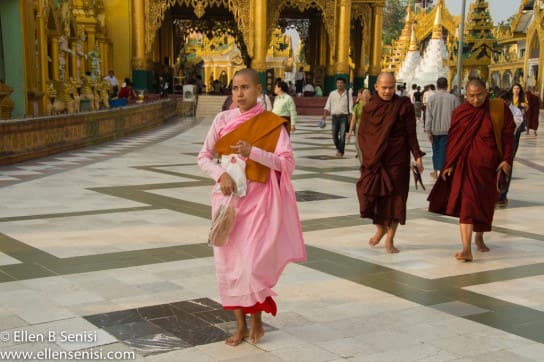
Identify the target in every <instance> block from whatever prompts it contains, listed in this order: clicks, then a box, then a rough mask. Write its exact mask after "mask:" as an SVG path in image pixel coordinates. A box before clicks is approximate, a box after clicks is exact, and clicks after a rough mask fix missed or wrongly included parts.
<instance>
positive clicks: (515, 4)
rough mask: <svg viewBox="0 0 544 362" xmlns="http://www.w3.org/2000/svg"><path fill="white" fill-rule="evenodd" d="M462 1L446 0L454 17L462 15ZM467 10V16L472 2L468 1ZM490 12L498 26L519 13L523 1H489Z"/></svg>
mask: <svg viewBox="0 0 544 362" xmlns="http://www.w3.org/2000/svg"><path fill="white" fill-rule="evenodd" d="M462 3H463V2H462V0H446V6H447V8H448V10H449V11H450V13H452V15H461V4H462ZM466 3H467V8H466V11H465V14H466V13H468V9H469V4H470V3H472V0H466ZM487 3H488V4H489V11H490V12H491V17H492V18H493V22H494V23H495V24H497V23H498V22H499V21H503V20H506V19H508V18H509V17H510V16H512V15H514V14H515V13H517V11H518V8H519V5H520V4H521V0H487Z"/></svg>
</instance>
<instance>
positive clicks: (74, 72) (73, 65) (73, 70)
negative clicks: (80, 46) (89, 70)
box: [69, 39, 79, 79]
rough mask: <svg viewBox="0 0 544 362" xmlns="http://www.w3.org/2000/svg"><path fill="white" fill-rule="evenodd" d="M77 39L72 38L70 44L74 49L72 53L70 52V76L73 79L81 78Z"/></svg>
mask: <svg viewBox="0 0 544 362" xmlns="http://www.w3.org/2000/svg"><path fill="white" fill-rule="evenodd" d="M76 41H77V39H71V42H70V45H71V47H70V48H71V49H72V54H70V72H69V73H70V77H71V78H72V79H79V69H77V47H76Z"/></svg>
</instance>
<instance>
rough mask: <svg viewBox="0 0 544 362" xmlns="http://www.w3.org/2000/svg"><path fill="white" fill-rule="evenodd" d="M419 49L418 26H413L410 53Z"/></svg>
mask: <svg viewBox="0 0 544 362" xmlns="http://www.w3.org/2000/svg"><path fill="white" fill-rule="evenodd" d="M415 50H418V49H417V38H416V24H412V34H410V47H409V48H408V51H410V52H412V51H415Z"/></svg>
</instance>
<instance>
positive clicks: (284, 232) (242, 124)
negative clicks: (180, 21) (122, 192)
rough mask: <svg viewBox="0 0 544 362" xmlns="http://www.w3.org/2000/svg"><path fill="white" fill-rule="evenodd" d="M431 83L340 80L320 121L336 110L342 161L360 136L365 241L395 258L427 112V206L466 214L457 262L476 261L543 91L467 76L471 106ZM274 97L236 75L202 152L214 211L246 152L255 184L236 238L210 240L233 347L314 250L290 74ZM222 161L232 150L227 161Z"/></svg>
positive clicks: (251, 334)
mask: <svg viewBox="0 0 544 362" xmlns="http://www.w3.org/2000/svg"><path fill="white" fill-rule="evenodd" d="M299 85H300V84H299ZM425 88H427V90H426V91H425V92H421V91H420V89H418V87H417V86H415V87H412V92H411V94H409V96H404V95H403V94H402V93H400V94H399V93H397V92H398V91H399V90H400V91H401V92H402V89H398V88H397V87H396V80H395V77H394V75H393V74H391V73H386V72H384V73H380V74H379V75H378V77H377V81H376V84H375V85H374V92H373V93H371V92H370V90H369V89H360V90H358V92H357V98H356V101H355V102H354V100H353V97H352V94H351V92H350V89H349V88H348V87H347V86H346V80H345V79H343V78H338V79H337V81H336V90H334V91H332V92H331V93H330V95H329V97H328V99H327V103H326V105H325V107H324V113H323V119H322V122H320V125H321V126H325V125H326V119H327V117H328V116H329V115H330V116H331V118H332V127H331V129H332V137H333V141H334V145H335V147H336V156H337V157H343V156H344V152H345V142H346V138H347V139H348V140H349V139H350V137H351V136H353V135H355V136H356V139H357V141H356V145H357V157H358V159H359V162H360V176H359V180H358V182H357V184H356V190H355V191H356V195H357V198H358V202H359V212H360V216H361V217H362V218H368V219H371V220H372V223H373V224H374V225H375V232H374V234H373V235H372V236H371V237H370V238H369V240H368V244H369V246H370V247H374V246H376V245H378V244H379V243H380V242H381V241H382V239H384V238H385V250H386V252H388V253H392V254H395V253H398V252H399V248H398V247H397V245H396V244H395V236H396V234H397V230H398V226H399V225H403V224H405V222H406V204H407V198H408V192H409V184H410V173H411V172H412V173H413V174H414V175H421V173H422V172H423V170H424V167H423V157H424V156H425V153H424V152H422V151H421V149H420V146H419V142H418V138H417V124H418V119H424V122H423V123H424V124H423V127H424V130H425V132H426V133H427V136H428V139H429V141H430V142H431V143H432V150H433V171H432V176H433V177H434V178H435V180H436V182H435V183H434V185H433V187H432V190H431V191H430V193H429V196H428V201H429V211H431V212H434V213H439V214H443V215H448V216H453V217H456V218H458V220H459V233H460V240H461V245H462V249H461V251H459V252H457V253H455V255H454V257H455V259H457V260H459V261H463V262H470V261H472V260H473V254H472V242H473V240H474V243H475V245H476V248H477V250H478V251H479V252H488V251H490V248H489V247H488V245H487V244H486V243H485V241H484V233H485V232H489V231H490V230H491V226H492V222H493V216H494V211H495V207H496V205H497V202H498V201H500V200H505V199H506V193H507V192H508V186H509V180H510V179H511V178H510V176H511V172H512V165H513V159H514V157H515V153H516V150H517V148H518V145H519V140H520V135H521V134H522V133H523V132H525V130H526V128H527V129H532V130H533V131H534V134H535V135H536V129H537V127H538V118H536V121H535V120H534V119H533V118H531V117H534V116H532V115H531V113H530V110H531V109H533V112H534V113H533V114H538V110H539V102H538V98H536V100H535V99H533V100H531V99H530V96H528V94H531V92H527V93H524V92H523V88H522V87H521V85H519V84H515V85H514V86H513V87H512V89H511V90H510V91H504V92H499V93H498V94H495V95H493V96H490V93H489V92H488V89H486V85H485V83H484V82H483V81H482V80H480V79H478V78H471V79H470V80H469V81H468V83H467V85H466V87H465V91H464V98H465V99H464V102H461V101H460V100H459V97H458V95H456V94H451V93H449V92H448V91H447V89H448V83H447V80H446V79H445V78H439V79H438V80H437V82H436V86H435V85H433V86H432V87H431V86H429V87H425ZM274 93H275V99H274V101H273V103H272V104H270V105H268V104H267V96H266V95H265V94H263V89H262V86H261V84H260V83H259V78H258V73H257V72H255V71H254V70H252V69H244V70H241V71H239V72H237V73H236V74H235V76H234V78H233V82H232V94H231V97H230V100H229V102H230V103H228V104H226V105H225V107H224V108H225V110H223V111H222V112H220V113H219V114H218V115H217V116H216V117H215V119H214V121H213V123H212V125H211V127H210V130H209V131H208V134H207V136H206V138H205V140H204V144H203V146H202V149H201V151H200V153H199V155H198V163H199V166H200V167H201V169H202V170H203V171H204V172H205V173H206V174H208V175H209V176H210V177H211V178H212V179H213V180H215V181H216V184H215V186H214V187H213V190H212V215H216V213H217V212H218V210H219V209H220V208H221V205H223V204H224V202H225V200H226V199H229V198H231V197H232V195H236V193H237V185H238V183H237V182H238V181H235V178H237V177H238V176H235V175H234V174H231V172H230V171H229V168H228V166H227V168H223V167H224V166H223V165H228V164H229V163H232V162H238V161H236V160H237V159H238V158H240V159H242V160H243V162H244V163H243V167H245V176H246V177H247V188H244V190H247V191H246V192H245V194H244V195H243V196H240V195H239V196H236V197H237V206H236V208H237V209H236V210H237V214H236V218H235V219H234V221H233V223H232V225H231V228H230V229H229V230H228V236H227V239H228V242H227V244H226V245H222V246H218V245H214V246H213V248H214V259H215V265H216V278H217V282H218V286H219V294H220V296H221V301H222V304H223V308H224V309H226V310H232V311H233V313H234V315H235V318H236V321H237V329H236V331H235V332H234V333H233V334H232V336H230V337H229V338H228V339H227V340H226V343H227V344H228V345H231V346H236V345H238V344H240V343H241V342H242V341H243V340H244V339H246V338H247V339H249V341H250V342H253V343H256V342H258V341H259V340H260V339H261V338H262V337H263V336H264V329H263V325H262V313H263V312H265V313H271V314H272V315H276V312H277V306H276V303H275V302H274V300H273V298H272V297H273V296H275V293H274V292H273V291H272V288H273V287H274V286H275V284H276V283H277V281H278V278H279V277H280V274H281V272H282V271H283V269H284V267H285V266H286V264H287V263H289V262H295V261H302V260H305V257H306V252H305V247H304V240H303V236H302V231H301V230H302V229H301V224H300V219H299V215H298V211H297V206H296V197H295V193H294V189H293V185H292V183H291V175H292V173H293V170H294V166H295V159H294V155H293V151H292V147H291V139H290V133H292V132H294V131H295V130H296V109H295V106H294V102H293V98H292V97H291V96H290V95H289V86H288V85H287V83H285V82H284V81H283V80H281V79H278V80H277V81H276V83H275V86H274ZM425 93H427V97H425ZM216 157H219V158H220V159H221V160H223V159H224V158H225V157H226V162H220V163H219V162H217V161H216V159H215V158H216ZM411 159H413V162H411ZM247 314H250V315H251V318H250V323H249V324H250V325H249V328H248V325H247V322H246V319H245V316H246V315H247Z"/></svg>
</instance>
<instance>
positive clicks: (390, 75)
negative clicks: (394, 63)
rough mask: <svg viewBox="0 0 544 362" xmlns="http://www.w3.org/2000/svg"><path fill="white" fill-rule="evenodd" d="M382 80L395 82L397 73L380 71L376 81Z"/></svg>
mask: <svg viewBox="0 0 544 362" xmlns="http://www.w3.org/2000/svg"><path fill="white" fill-rule="evenodd" d="M382 80H387V81H393V83H395V82H396V79H395V75H394V74H393V73H391V72H380V74H378V77H377V78H376V83H380V81H382Z"/></svg>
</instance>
